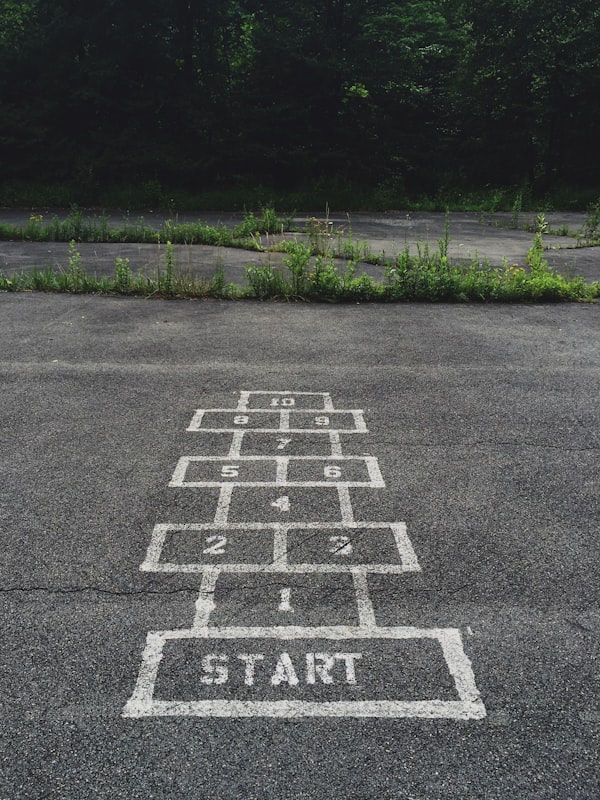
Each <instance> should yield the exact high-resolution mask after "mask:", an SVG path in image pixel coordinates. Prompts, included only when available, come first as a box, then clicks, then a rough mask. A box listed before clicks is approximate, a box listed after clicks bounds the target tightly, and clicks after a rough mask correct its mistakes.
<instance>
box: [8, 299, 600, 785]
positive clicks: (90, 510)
mask: <svg viewBox="0 0 600 800" xmlns="http://www.w3.org/2000/svg"><path fill="white" fill-rule="evenodd" d="M0 344H1V347H2V356H1V357H0V385H1V386H2V392H1V393H0V418H1V420H2V424H1V426H0V438H1V452H2V489H1V494H0V519H1V521H2V523H1V524H2V541H3V547H2V550H1V553H0V569H1V587H2V589H1V591H0V609H1V610H0V614H1V619H2V632H3V636H2V648H1V651H0V670H1V673H2V677H1V685H2V687H3V689H2V694H1V696H0V703H1V706H2V725H1V726H0V742H1V745H0V747H1V749H0V764H1V769H0V776H1V777H0V798H10V800H42V798H50V797H56V798H61V799H62V798H65V799H68V800H81V798H82V797H89V798H102V800H115V799H116V798H126V799H127V800H132V799H133V798H144V800H149V799H150V798H160V800H163V798H164V800H167V798H168V800H173V798H186V800H189V799H190V798H198V799H199V800H200V799H202V800H205V798H206V799H208V798H210V800H213V798H222V799H223V800H231V799H232V798H240V800H242V799H243V800H250V799H251V798H261V800H262V799H263V798H272V799H273V800H276V799H277V800H282V799H286V798H289V799H290V800H291V799H292V798H319V799H320V798H327V797H352V798H365V799H366V798H369V799H370V798H375V797H377V798H386V800H388V799H389V800H438V799H439V800H441V799H442V798H444V800H447V798H451V799H452V800H474V799H475V798H477V799H478V800H479V799H481V800H484V799H485V800H506V799H507V798H511V800H521V799H522V800H533V799H535V800H557V799H559V800H596V798H597V796H598V786H599V785H600V767H599V765H598V748H599V746H600V741H599V740H600V736H599V734H600V707H599V705H598V696H599V693H598V690H599V688H600V687H599V672H598V658H599V651H598V643H599V634H600V611H599V604H598V586H599V585H600V583H599V578H600V575H599V565H598V558H597V541H598V520H599V518H600V504H599V497H600V491H599V490H600V485H599V475H600V448H599V445H600V433H599V430H600V427H599V423H600V413H599V411H598V402H597V400H598V396H599V394H600V355H599V354H600V307H599V306H597V305H568V306H498V307H489V306H471V305H467V306H446V305H435V306H433V305H401V306H394V307H392V306H389V307H383V306H370V305H347V306H334V307H323V306H310V305H305V304H297V305H296V304H261V303H250V302H249V303H227V302H167V301H153V300H141V299H125V298H98V297H86V296H82V297H74V296H59V295H56V296H45V295H35V294H20V295H3V296H0ZM244 391H245V392H250V393H251V394H247V395H244V394H241V392H244ZM278 391H281V392H286V394H277V392H278ZM253 392H266V394H252V393H253ZM302 392H307V393H314V394H310V395H305V394H301V393H302ZM313 406H314V408H315V410H314V411H310V410H309V408H310V407H313ZM198 409H204V410H205V412H204V414H198V413H197V410H198ZM210 409H222V410H221V411H210ZM352 410H354V412H355V413H354V414H352V413H350V412H351V411H352ZM359 412H362V413H359ZM363 422H364V425H363V424H362V423H363ZM189 428H191V430H189ZM270 430H273V431H274V432H273V433H269V432H268V431H270ZM281 453H284V454H289V455H291V456H292V457H291V458H289V459H288V460H287V461H285V458H287V455H286V456H284V460H282V457H281V455H280V454H281ZM250 456H252V457H251V458H250ZM299 456H303V458H299ZM278 458H279V460H277V459H278ZM182 459H183V460H182ZM273 469H276V473H277V476H276V478H275V480H273ZM236 470H237V472H236ZM325 470H329V471H328V472H326V471H325ZM269 476H270V477H269ZM292 479H293V482H292V483H289V481H292ZM286 481H288V482H286ZM344 482H345V488H344V485H343V484H344ZM207 483H208V484H209V485H206V484H207ZM265 483H266V484H268V485H266V486H265V485H264V484H265ZM273 483H274V484H275V485H273ZM324 483H325V484H326V485H323V484H324ZM169 484H172V485H169ZM190 484H192V485H190ZM244 484H246V485H244ZM248 484H250V485H248ZM257 484H259V485H257ZM357 484H360V485H357ZM284 497H287V502H288V505H287V507H286V504H285V501H284V499H283V498H284ZM386 523H388V524H387V525H386ZM389 523H392V524H391V525H390V524H389ZM402 523H404V525H405V527H404V525H403V524H402ZM361 525H362V527H361ZM186 526H187V527H186ZM161 537H162V538H161ZM211 537H212V538H211ZM150 544H152V547H150V549H149V545H150ZM169 564H170V565H171V567H167V566H165V565H169ZM186 565H187V566H186ZM236 565H237V566H236ZM284 565H285V569H284V568H283V567H284ZM141 566H143V569H140V567H141ZM183 567H185V571H182V569H183ZM417 567H420V570H419V569H417ZM150 632H162V633H155V634H151V635H149V634H150ZM159 658H160V661H158V659H159ZM153 670H154V671H153ZM240 703H241V705H239V704H240ZM256 703H258V705H253V704H256ZM236 704H238V705H236ZM265 704H266V705H265ZM286 704H287V705H286ZM324 709H329V713H335V714H338V716H325V715H324V714H325V713H326V711H324ZM244 713H247V714H249V715H250V716H248V717H243V716H239V715H240V714H244ZM310 713H313V714H317V716H312V717H311V716H305V715H306V714H310ZM161 714H162V715H163V716H161ZM222 714H224V715H225V716H219V715H222ZM277 714H280V715H283V716H280V717H279V718H278V717H277V716H276V715H277ZM361 715H362V716H361Z"/></svg>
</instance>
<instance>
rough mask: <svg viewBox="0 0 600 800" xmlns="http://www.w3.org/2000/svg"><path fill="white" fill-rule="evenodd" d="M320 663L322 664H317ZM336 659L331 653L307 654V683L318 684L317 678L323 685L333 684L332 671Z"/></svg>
mask: <svg viewBox="0 0 600 800" xmlns="http://www.w3.org/2000/svg"><path fill="white" fill-rule="evenodd" d="M317 661H320V662H321V663H320V664H319V663H317ZM334 663H335V659H334V657H333V656H332V655H330V654H329V653H307V654H306V682H307V683H312V684H314V683H316V682H317V678H319V680H320V681H321V682H322V683H329V684H330V683H333V678H332V677H331V675H330V670H331V669H332V668H333V665H334Z"/></svg>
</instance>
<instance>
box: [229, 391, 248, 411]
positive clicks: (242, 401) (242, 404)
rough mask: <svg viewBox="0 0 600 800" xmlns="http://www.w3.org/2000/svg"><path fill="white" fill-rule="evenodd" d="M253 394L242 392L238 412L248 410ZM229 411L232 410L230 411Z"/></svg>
mask: <svg viewBox="0 0 600 800" xmlns="http://www.w3.org/2000/svg"><path fill="white" fill-rule="evenodd" d="M251 394H253V392H240V399H239V400H238V404H237V408H236V411H247V410H248V401H249V400H250V395H251ZM228 410H229V411H230V410H231V409H228Z"/></svg>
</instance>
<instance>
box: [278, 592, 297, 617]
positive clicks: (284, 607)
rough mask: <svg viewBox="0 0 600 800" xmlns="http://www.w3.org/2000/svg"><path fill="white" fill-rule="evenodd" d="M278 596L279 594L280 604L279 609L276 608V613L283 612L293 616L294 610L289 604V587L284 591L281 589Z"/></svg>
mask: <svg viewBox="0 0 600 800" xmlns="http://www.w3.org/2000/svg"><path fill="white" fill-rule="evenodd" d="M280 594H281V603H280V604H279V607H278V609H277V610H278V611H285V612H288V613H291V614H293V613H294V609H293V608H292V606H291V604H290V599H291V595H292V590H291V589H290V588H289V587H286V588H285V589H281V592H280Z"/></svg>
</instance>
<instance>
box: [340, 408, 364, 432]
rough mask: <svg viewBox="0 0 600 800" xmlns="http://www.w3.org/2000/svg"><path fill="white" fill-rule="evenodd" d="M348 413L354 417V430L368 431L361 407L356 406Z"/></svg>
mask: <svg viewBox="0 0 600 800" xmlns="http://www.w3.org/2000/svg"><path fill="white" fill-rule="evenodd" d="M338 410H339V409H338ZM350 413H351V414H352V416H353V417H354V424H355V425H356V430H357V431H358V433H368V432H369V430H368V428H367V426H366V423H365V419H364V417H363V411H362V409H360V408H357V409H354V410H353V411H351V412H350Z"/></svg>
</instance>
